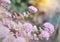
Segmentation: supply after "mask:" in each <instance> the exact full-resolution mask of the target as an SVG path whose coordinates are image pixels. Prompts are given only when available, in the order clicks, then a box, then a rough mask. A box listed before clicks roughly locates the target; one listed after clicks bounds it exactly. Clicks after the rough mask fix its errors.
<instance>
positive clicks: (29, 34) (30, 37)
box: [28, 32, 33, 40]
mask: <svg viewBox="0 0 60 42" xmlns="http://www.w3.org/2000/svg"><path fill="white" fill-rule="evenodd" d="M28 37H29V39H32V40H33V35H32V34H31V32H29V33H28Z"/></svg>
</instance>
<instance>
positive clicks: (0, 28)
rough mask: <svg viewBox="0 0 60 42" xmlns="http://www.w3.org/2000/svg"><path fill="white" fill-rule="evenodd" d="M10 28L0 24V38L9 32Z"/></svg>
mask: <svg viewBox="0 0 60 42" xmlns="http://www.w3.org/2000/svg"><path fill="white" fill-rule="evenodd" d="M9 32H10V30H9V29H8V28H6V27H5V26H3V25H1V24H0V38H2V37H5V36H7V35H8V34H9Z"/></svg>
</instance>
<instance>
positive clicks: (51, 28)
mask: <svg viewBox="0 0 60 42" xmlns="http://www.w3.org/2000/svg"><path fill="white" fill-rule="evenodd" d="M44 26H45V30H46V31H48V32H49V33H50V34H52V33H53V32H54V26H53V25H52V24H51V23H48V22H47V23H44Z"/></svg>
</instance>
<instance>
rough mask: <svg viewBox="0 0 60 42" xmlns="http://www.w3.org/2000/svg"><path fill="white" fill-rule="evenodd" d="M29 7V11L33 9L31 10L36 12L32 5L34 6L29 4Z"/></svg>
mask: <svg viewBox="0 0 60 42" xmlns="http://www.w3.org/2000/svg"><path fill="white" fill-rule="evenodd" d="M29 9H30V10H31V11H33V12H37V8H36V7H34V6H29Z"/></svg>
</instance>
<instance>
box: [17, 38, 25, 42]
mask: <svg viewBox="0 0 60 42" xmlns="http://www.w3.org/2000/svg"><path fill="white" fill-rule="evenodd" d="M16 42H26V40H25V38H23V37H18V38H16Z"/></svg>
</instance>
